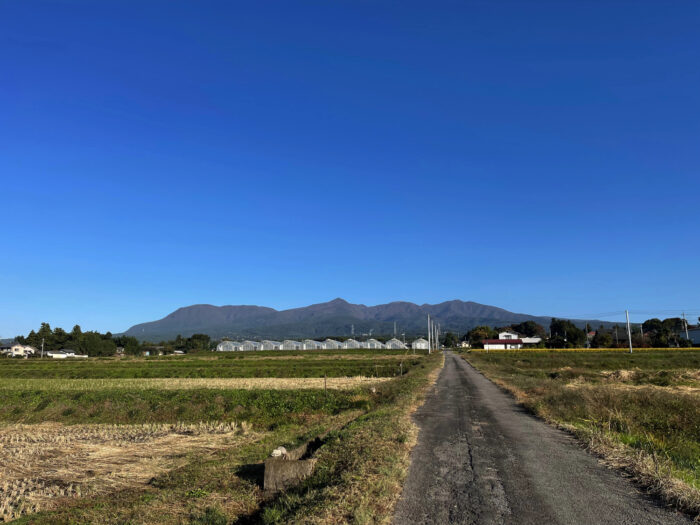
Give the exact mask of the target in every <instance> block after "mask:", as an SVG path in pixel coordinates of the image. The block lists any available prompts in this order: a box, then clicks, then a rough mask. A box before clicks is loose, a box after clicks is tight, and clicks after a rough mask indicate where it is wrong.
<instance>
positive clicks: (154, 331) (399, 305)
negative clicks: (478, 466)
mask: <svg viewBox="0 0 700 525" xmlns="http://www.w3.org/2000/svg"><path fill="white" fill-rule="evenodd" d="M428 315H430V316H432V317H433V318H435V319H436V320H437V321H438V322H439V323H440V325H441V327H442V330H443V331H453V332H461V333H465V332H467V331H468V330H470V329H471V328H474V327H475V326H479V325H490V326H504V325H509V324H514V323H521V322H523V321H535V322H537V323H540V324H542V325H544V326H549V322H550V320H551V317H547V316H535V315H528V314H521V313H514V312H509V311H508V310H504V309H502V308H498V307H495V306H489V305H485V304H479V303H475V302H472V301H466V302H465V301H459V300H453V301H446V302H443V303H439V304H423V305H417V304H414V303H409V302H402V301H397V302H392V303H388V304H380V305H376V306H365V305H363V304H351V303H349V302H347V301H345V300H344V299H340V298H338V299H334V300H332V301H329V302H326V303H319V304H312V305H310V306H305V307H301V308H291V309H289V310H275V309H274V308H268V307H264V306H250V305H240V306H230V305H229V306H213V305H209V304H195V305H192V306H186V307H183V308H178V309H177V310H175V311H174V312H172V313H171V314H169V315H167V316H165V317H164V318H163V319H160V320H158V321H152V322H149V323H141V324H137V325H134V326H132V327H131V328H129V329H128V330H127V331H126V332H125V334H126V335H131V336H134V337H137V338H138V339H140V340H146V341H161V340H168V339H173V338H174V337H176V336H177V335H178V334H180V335H182V336H185V337H189V336H191V335H192V334H195V333H203V334H208V335H209V336H211V337H212V338H215V339H219V338H221V337H230V338H268V339H283V338H305V337H308V338H314V337H322V336H350V335H351V330H352V327H353V325H354V331H355V335H356V336H361V334H363V333H369V331H370V330H372V333H373V334H374V335H382V334H384V335H388V334H393V331H394V322H396V325H397V328H398V333H406V335H419V334H424V333H425V332H426V318H427V316H428ZM596 322H597V321H596ZM583 323H584V321H583V320H581V321H579V322H577V324H580V325H583ZM596 326H597V325H596Z"/></svg>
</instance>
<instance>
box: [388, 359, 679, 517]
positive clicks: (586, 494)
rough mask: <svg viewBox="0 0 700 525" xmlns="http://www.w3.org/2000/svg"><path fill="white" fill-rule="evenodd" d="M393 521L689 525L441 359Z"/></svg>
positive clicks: (470, 373)
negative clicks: (441, 364) (442, 362)
mask: <svg viewBox="0 0 700 525" xmlns="http://www.w3.org/2000/svg"><path fill="white" fill-rule="evenodd" d="M415 419H416V422H417V423H418V425H419V427H420V433H419V435H418V444H417V445H416V447H415V448H414V449H413V452H412V454H411V467H410V470H409V474H408V478H407V479H406V483H405V485H404V489H403V494H402V496H401V500H400V501H399V503H398V505H397V508H396V514H395V516H394V523H395V524H397V525H403V524H409V523H430V524H440V525H443V524H447V523H468V524H471V523H473V524H479V525H489V524H500V523H503V524H537V525H546V524H585V525H593V524H604V523H605V524H607V523H610V524H615V525H621V524H630V525H632V524H635V525H637V524H647V523H650V524H651V523H658V524H661V523H663V524H690V523H692V522H691V520H690V519H689V518H688V517H686V516H685V515H683V514H680V513H677V512H674V511H673V510H668V509H665V508H663V507H661V506H660V505H659V504H657V503H655V502H654V501H653V500H651V499H650V498H647V497H646V496H644V495H643V494H642V493H641V492H640V491H639V490H638V489H637V488H636V487H635V486H634V485H633V484H632V483H631V482H630V481H628V480H627V479H625V478H624V477H622V475H621V474H619V473H618V472H616V471H614V470H612V469H609V468H606V467H605V466H603V465H601V464H600V463H599V461H598V460H597V459H596V458H595V457H594V456H592V455H590V454H589V453H587V452H586V451H585V450H583V449H582V448H581V447H580V446H579V445H578V444H577V443H576V441H575V440H574V439H573V438H572V437H571V436H569V435H568V434H566V433H565V432H562V431H560V430H558V429H556V428H554V427H552V426H550V425H547V424H546V423H543V422H542V421H540V420H538V419H537V418H535V417H534V416H531V415H530V414H528V413H527V412H526V411H525V410H524V409H522V408H521V407H519V406H518V405H517V404H516V403H515V402H514V401H513V398H512V397H511V396H510V395H508V394H507V393H505V392H503V391H502V390H501V389H499V388H498V387H497V386H496V385H495V384H493V383H492V382H491V381H489V380H488V379H486V378H485V377H484V376H482V375H481V374H480V373H479V372H477V371H476V370H474V368H472V367H471V366H470V365H469V364H468V363H466V362H465V361H464V360H463V359H461V358H460V357H458V356H456V355H454V354H452V353H451V352H446V355H445V367H444V369H443V370H442V372H441V373H440V376H439V378H438V380H437V383H436V387H435V389H434V391H433V392H432V393H431V394H429V395H428V397H427V399H426V402H425V403H424V405H423V406H422V407H421V408H420V409H418V411H417V412H416V414H415Z"/></svg>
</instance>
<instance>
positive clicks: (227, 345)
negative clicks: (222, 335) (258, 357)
mask: <svg viewBox="0 0 700 525" xmlns="http://www.w3.org/2000/svg"><path fill="white" fill-rule="evenodd" d="M242 345H243V343H239V342H238V341H221V342H220V343H219V344H218V345H216V351H217V352H238V351H240V350H241V346H242Z"/></svg>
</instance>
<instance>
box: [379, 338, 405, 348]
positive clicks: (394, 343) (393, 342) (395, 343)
mask: <svg viewBox="0 0 700 525" xmlns="http://www.w3.org/2000/svg"><path fill="white" fill-rule="evenodd" d="M384 347H385V348H386V349H387V350H403V349H405V348H406V345H405V344H404V343H402V342H401V341H399V340H398V339H396V338H395V337H394V338H393V339H389V340H388V341H387V342H386V344H385V345H384Z"/></svg>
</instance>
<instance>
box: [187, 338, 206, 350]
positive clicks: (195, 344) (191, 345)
mask: <svg viewBox="0 0 700 525" xmlns="http://www.w3.org/2000/svg"><path fill="white" fill-rule="evenodd" d="M210 344H211V338H210V337H209V336H208V335H207V334H192V337H190V338H189V339H187V341H186V343H185V347H186V348H187V349H188V350H209V346H210Z"/></svg>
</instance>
